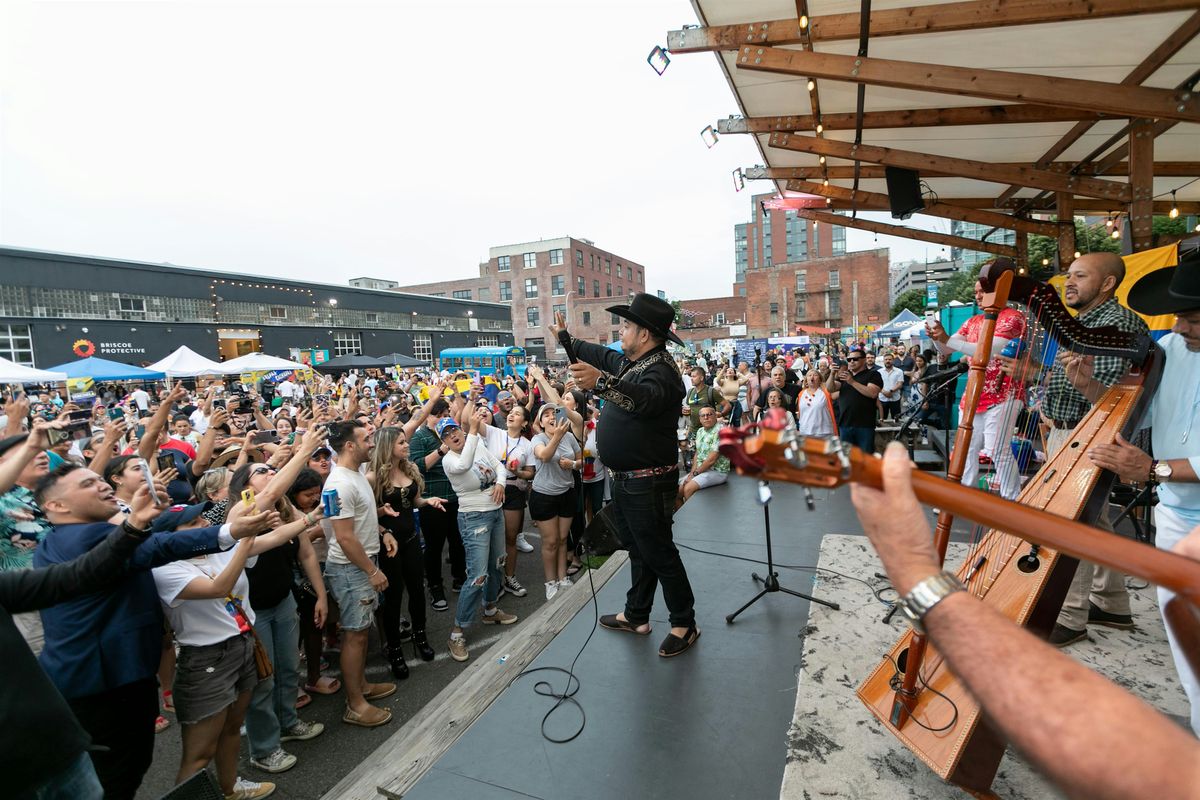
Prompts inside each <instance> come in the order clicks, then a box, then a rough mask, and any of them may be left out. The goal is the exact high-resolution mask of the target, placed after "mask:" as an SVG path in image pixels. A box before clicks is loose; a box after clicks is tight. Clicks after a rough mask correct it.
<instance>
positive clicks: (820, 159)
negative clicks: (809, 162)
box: [817, 156, 825, 164]
mask: <svg viewBox="0 0 1200 800" xmlns="http://www.w3.org/2000/svg"><path fill="white" fill-rule="evenodd" d="M817 161H819V162H820V163H822V164H824V163H825V156H821V157H820V158H819V159H817Z"/></svg>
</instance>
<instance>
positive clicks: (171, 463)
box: [158, 453, 175, 472]
mask: <svg viewBox="0 0 1200 800" xmlns="http://www.w3.org/2000/svg"><path fill="white" fill-rule="evenodd" d="M174 468H175V459H174V458H173V457H172V456H171V454H170V453H159V454H158V471H159V472H163V471H165V470H168V469H174Z"/></svg>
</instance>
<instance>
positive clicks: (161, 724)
mask: <svg viewBox="0 0 1200 800" xmlns="http://www.w3.org/2000/svg"><path fill="white" fill-rule="evenodd" d="M169 727H171V720H169V719H167V718H166V717H164V716H163V715H162V714H159V715H158V719H156V720H154V732H155V733H162V732H163V731H165V730H166V729H167V728H169Z"/></svg>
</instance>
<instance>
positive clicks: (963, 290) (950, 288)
mask: <svg viewBox="0 0 1200 800" xmlns="http://www.w3.org/2000/svg"><path fill="white" fill-rule="evenodd" d="M978 277H979V267H978V266H974V267H971V269H964V270H962V271H961V272H956V273H955V274H954V275H953V276H952V277H951V278H950V280H948V281H944V282H943V283H942V284H940V285H939V286H938V305H939V306H944V305H946V304H947V303H949V302H950V301H951V300H957V301H958V302H960V303H974V302H975V279H976V278H978Z"/></svg>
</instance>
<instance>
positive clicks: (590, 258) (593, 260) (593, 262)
mask: <svg viewBox="0 0 1200 800" xmlns="http://www.w3.org/2000/svg"><path fill="white" fill-rule="evenodd" d="M588 266H590V267H591V268H592V269H595V268H596V254H595V253H588Z"/></svg>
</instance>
